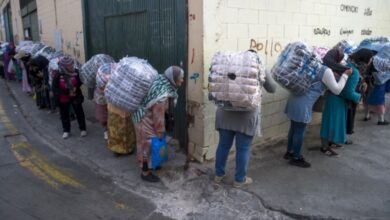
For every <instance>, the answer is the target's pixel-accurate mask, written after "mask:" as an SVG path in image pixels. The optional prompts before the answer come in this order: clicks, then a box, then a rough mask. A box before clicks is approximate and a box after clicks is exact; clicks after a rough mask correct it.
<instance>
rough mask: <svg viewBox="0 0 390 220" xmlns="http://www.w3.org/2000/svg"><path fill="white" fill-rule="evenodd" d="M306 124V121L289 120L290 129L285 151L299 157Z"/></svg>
mask: <svg viewBox="0 0 390 220" xmlns="http://www.w3.org/2000/svg"><path fill="white" fill-rule="evenodd" d="M306 125H307V124H306V123H302V122H296V121H293V120H291V125H290V130H289V132H288V144H287V151H288V152H293V153H294V156H295V157H301V149H302V145H303V138H304V137H305V129H306Z"/></svg>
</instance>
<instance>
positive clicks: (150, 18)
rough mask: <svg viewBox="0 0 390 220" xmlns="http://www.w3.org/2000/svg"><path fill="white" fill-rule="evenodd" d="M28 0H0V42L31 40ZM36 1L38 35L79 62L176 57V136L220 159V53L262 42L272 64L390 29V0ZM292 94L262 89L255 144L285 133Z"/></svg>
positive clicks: (161, 64) (199, 155)
mask: <svg viewBox="0 0 390 220" xmlns="http://www.w3.org/2000/svg"><path fill="white" fill-rule="evenodd" d="M23 2H26V1H22V0H11V1H10V0H2V1H1V0H0V7H1V13H2V16H1V27H0V32H1V34H0V37H1V40H2V41H4V40H7V36H8V38H9V37H11V36H12V38H13V40H14V41H15V42H18V41H19V40H23V39H24V36H25V29H26V28H25V27H26V24H23V15H24V16H25V15H27V14H29V13H30V14H32V13H34V7H30V8H28V9H27V11H26V9H24V10H25V11H24V12H23V7H21V6H23V5H24V4H25V3H23ZM28 2H30V1H28ZM34 2H36V12H37V21H38V33H39V40H40V41H42V42H44V43H46V44H48V45H51V46H53V47H55V48H56V49H62V50H63V51H64V52H65V53H68V54H71V55H73V56H75V57H76V58H78V59H79V61H80V62H84V61H85V60H86V59H88V58H89V57H90V56H92V55H93V54H94V53H107V54H113V56H115V58H116V59H118V58H119V57H120V56H124V55H125V54H127V55H130V56H131V55H135V56H140V57H143V58H146V59H148V60H150V62H151V63H152V65H154V66H156V68H157V69H158V70H159V71H160V72H161V71H162V70H163V69H164V68H166V67H167V65H169V64H175V65H181V66H183V68H185V70H186V76H187V80H186V88H184V91H180V95H181V100H179V105H178V108H177V110H176V113H175V114H176V115H177V116H178V117H177V121H179V122H178V126H177V130H176V133H175V135H176V136H177V137H178V138H179V139H180V140H181V143H182V145H183V146H185V147H187V150H188V152H189V153H190V154H191V155H192V156H193V157H194V158H195V159H197V160H199V161H203V160H205V159H206V160H208V159H212V158H213V157H214V156H215V151H216V146H217V143H218V133H217V132H216V131H215V128H214V121H215V110H216V108H215V106H214V105H213V104H212V103H211V102H210V101H208V90H207V87H208V69H209V66H210V60H211V57H212V56H213V54H214V53H215V52H217V51H226V50H228V51H243V50H248V49H255V50H256V51H258V53H259V54H260V56H261V57H262V59H263V60H264V62H265V64H266V67H267V68H271V67H272V65H273V64H274V63H275V60H276V59H277V57H278V55H279V54H280V52H281V50H282V49H283V47H284V46H285V45H287V44H288V43H289V42H293V41H298V40H301V41H305V42H306V43H308V44H309V45H311V46H325V47H332V46H334V45H335V44H336V43H337V42H338V41H340V40H342V39H348V40H351V41H354V42H355V43H359V42H360V41H361V40H362V39H364V38H367V37H374V36H390V13H388V12H387V9H388V8H389V7H390V1H387V0H372V1H365V0H332V1H328V0H207V1H206V0H177V1H175V0H154V1H151V0H148V1H145V0H143V1H139V0H135V1H117V0H105V1H102V0H97V1H93V0H92V1H91V0H61V1H60V0H34ZM30 4H33V3H30ZM9 12H11V13H9ZM26 13H27V14H26ZM9 18H10V19H9ZM9 27H12V30H11V31H10V28H9ZM33 27H34V25H32V26H31V28H33ZM33 31H34V30H31V33H32V32H33ZM287 97H288V92H287V91H286V90H284V89H282V88H278V90H277V92H276V93H275V94H266V93H264V97H263V101H262V105H263V106H262V116H261V117H262V133H263V137H262V138H256V139H255V141H254V144H261V143H262V142H267V141H271V140H272V139H276V138H283V137H286V134H287V131H288V127H289V121H288V120H287V118H286V117H285V115H284V113H283V110H284V106H285V104H286V100H287ZM316 118H317V120H315V121H318V118H319V117H318V116H317V117H316Z"/></svg>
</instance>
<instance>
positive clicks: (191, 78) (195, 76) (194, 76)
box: [190, 73, 200, 84]
mask: <svg viewBox="0 0 390 220" xmlns="http://www.w3.org/2000/svg"><path fill="white" fill-rule="evenodd" d="M199 76H200V74H199V73H192V75H191V76H190V80H193V81H194V83H195V84H196V81H197V80H198V78H199Z"/></svg>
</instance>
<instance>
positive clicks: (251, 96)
mask: <svg viewBox="0 0 390 220" xmlns="http://www.w3.org/2000/svg"><path fill="white" fill-rule="evenodd" d="M264 80H265V72H264V68H263V63H262V62H261V60H260V58H259V56H258V55H257V54H256V53H255V52H252V51H246V52H240V53H229V52H217V53H216V54H215V55H214V56H213V58H212V61H211V67H210V75H209V100H212V101H214V103H215V104H216V105H217V106H219V107H221V108H223V109H225V110H233V111H247V110H251V109H254V108H256V107H258V106H260V104H261V85H262V82H264Z"/></svg>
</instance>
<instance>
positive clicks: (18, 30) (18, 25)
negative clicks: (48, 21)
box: [0, 0, 24, 44]
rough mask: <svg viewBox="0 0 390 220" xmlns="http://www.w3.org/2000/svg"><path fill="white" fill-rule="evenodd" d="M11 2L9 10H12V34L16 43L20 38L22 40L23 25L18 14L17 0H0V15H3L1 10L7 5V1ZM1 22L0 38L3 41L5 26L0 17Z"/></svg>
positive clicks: (4, 38)
mask: <svg viewBox="0 0 390 220" xmlns="http://www.w3.org/2000/svg"><path fill="white" fill-rule="evenodd" d="M10 2H11V12H12V30H13V34H14V41H15V43H16V44H17V43H18V42H19V41H20V40H23V36H24V35H23V25H22V17H21V16H20V4H19V0H17V1H16V0H12V1H11V0H4V1H0V14H1V15H0V16H1V17H3V16H4V15H3V10H4V8H5V7H6V6H7V4H8V3H10ZM1 21H2V23H1V24H0V40H1V41H5V40H6V37H5V26H4V23H3V22H5V21H4V19H3V18H1Z"/></svg>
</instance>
